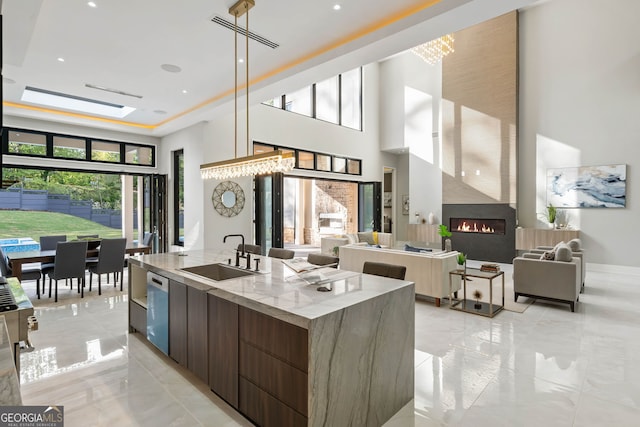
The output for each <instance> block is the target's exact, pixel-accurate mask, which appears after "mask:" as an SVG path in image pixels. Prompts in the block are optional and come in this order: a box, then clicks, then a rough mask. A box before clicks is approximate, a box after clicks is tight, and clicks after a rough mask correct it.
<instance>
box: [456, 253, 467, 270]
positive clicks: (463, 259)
mask: <svg viewBox="0 0 640 427" xmlns="http://www.w3.org/2000/svg"><path fill="white" fill-rule="evenodd" d="M456 261H458V270H464V267H465V264H466V262H467V256H466V255H465V254H464V253H462V252H458V257H457V258H456Z"/></svg>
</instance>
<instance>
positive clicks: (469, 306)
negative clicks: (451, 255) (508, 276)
mask: <svg viewBox="0 0 640 427" xmlns="http://www.w3.org/2000/svg"><path fill="white" fill-rule="evenodd" d="M453 276H461V277H462V295H463V296H462V299H458V298H454V295H453V290H452V283H451V279H452V277H453ZM496 277H502V305H498V304H494V303H493V279H495V278H496ZM472 278H474V279H487V280H489V302H488V303H486V302H482V301H479V302H476V301H475V300H473V299H467V281H471V280H472ZM476 307H477V308H476ZM449 308H450V309H452V310H460V311H465V312H467V313H474V314H479V315H481V316H486V317H493V316H495V315H496V314H497V313H499V312H500V311H502V309H503V308H504V271H498V272H490V271H482V270H480V269H479V268H466V269H464V270H452V271H450V272H449Z"/></svg>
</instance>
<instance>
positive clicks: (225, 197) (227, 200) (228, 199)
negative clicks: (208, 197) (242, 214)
mask: <svg viewBox="0 0 640 427" xmlns="http://www.w3.org/2000/svg"><path fill="white" fill-rule="evenodd" d="M222 204H223V205H224V206H225V207H226V208H232V207H233V206H234V205H235V204H236V193H234V192H233V191H231V190H227V191H225V192H224V193H222Z"/></svg>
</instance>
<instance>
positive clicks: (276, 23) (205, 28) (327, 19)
mask: <svg viewBox="0 0 640 427" xmlns="http://www.w3.org/2000/svg"><path fill="white" fill-rule="evenodd" d="M534 1H535V0H512V1H506V2H505V1H504V0H441V1H437V0H429V1H425V0H393V1H389V0H256V6H255V7H254V8H253V9H251V11H250V14H249V19H250V20H249V29H250V30H251V31H252V32H255V33H257V34H259V35H260V36H263V37H265V38H267V39H270V40H272V41H274V42H276V43H278V44H279V45H280V46H279V47H278V48H277V49H271V48H268V47H266V46H263V45H261V44H259V43H257V42H254V41H250V45H249V49H250V52H249V53H250V54H249V59H250V76H251V79H254V78H259V79H261V80H260V81H259V82H256V83H255V84H253V85H252V86H251V93H250V102H251V103H257V102H261V101H263V100H265V99H269V98H271V97H273V96H276V95H279V94H282V93H284V92H286V91H291V90H295V89H298V88H300V87H303V86H305V85H307V84H310V83H312V82H314V81H318V80H321V79H323V78H326V77H329V76H332V75H336V74H338V73H340V72H343V71H347V70H349V69H352V68H355V67H357V66H360V65H364V64H368V63H371V62H374V61H378V60H381V59H384V58H386V57H388V56H390V55H393V54H395V53H398V52H401V51H404V50H406V49H407V48H410V47H412V46H415V45H417V44H420V43H423V42H426V41H428V40H431V39H433V38H436V37H438V36H440V35H442V34H446V33H448V32H452V31H456V30H459V29H462V28H464V27H467V26H469V25H472V24H474V23H477V22H481V21H484V20H486V19H488V18H491V17H493V16H497V15H499V14H502V13H506V12H508V11H510V10H513V9H516V8H520V7H524V6H527V5H530V4H532V3H534ZM234 2H235V0H185V1H175V0H95V3H96V4H97V7H95V8H92V7H89V6H88V4H87V1H86V0H55V1H54V0H49V1H45V0H4V1H2V0H0V3H1V7H2V14H3V48H4V49H3V63H4V64H3V69H2V74H3V77H4V79H3V91H4V94H3V96H4V102H5V104H4V113H5V114H6V115H14V116H22V117H32V118H39V119H44V120H53V121H58V122H66V123H74V124H80V125H85V126H93V127H102V128H107V129H113V130H120V131H126V132H132V133H141V134H147V135H154V136H163V135H166V134H168V133H171V132H174V131H176V130H179V129H181V128H184V127H186V126H189V125H191V124H193V123H197V122H199V121H202V120H209V119H211V118H212V117H214V116H215V115H216V114H221V113H228V112H232V111H233V103H232V102H231V100H232V99H233V88H234V71H233V70H234V66H233V64H234V50H233V49H234V48H233V46H234V42H233V31H231V30H228V29H225V28H223V27H221V26H219V25H217V24H214V23H213V22H211V18H213V17H214V16H215V15H218V16H220V17H223V18H225V19H227V20H230V21H233V16H231V15H230V14H229V13H228V9H229V7H230V6H231V5H232V4H233V3H234ZM336 3H339V4H341V6H342V8H341V10H339V11H335V10H334V9H333V5H334V4H336ZM244 19H245V18H244V17H242V18H240V20H239V24H240V25H242V26H244V25H245V20H244ZM240 57H244V39H243V38H240ZM58 58H64V62H60V61H58ZM162 64H172V65H177V66H179V67H180V68H181V70H182V71H181V72H179V73H172V72H167V71H164V70H163V69H162V68H161V65H162ZM240 73H241V74H240V79H241V82H242V81H243V79H244V65H241V68H240ZM85 84H93V85H98V86H103V87H108V88H112V89H117V90H120V91H123V92H127V93H132V94H136V95H141V96H142V98H141V99H139V98H135V97H130V96H125V95H119V94H114V93H110V92H105V91H101V90H97V89H92V88H87V87H85ZM25 86H32V87H36V88H40V89H46V90H50V91H54V92H61V93H65V94H69V95H74V96H79V97H84V98H90V99H95V100H100V101H104V102H110V103H115V104H121V105H126V106H131V107H135V108H136V111H134V112H133V113H131V114H129V115H128V116H126V117H125V118H124V119H122V120H121V122H120V123H117V122H111V121H103V120H100V119H99V118H98V119H96V118H88V117H78V116H70V115H61V114H56V113H55V112H49V111H41V110H32V109H29V108H28V107H29V106H30V104H27V103H25V102H23V101H21V97H22V92H23V90H24V88H25ZM183 90H186V91H187V93H183ZM242 102H244V101H242ZM240 105H242V103H241V104H240ZM159 110H161V111H164V112H165V113H158V111H159Z"/></svg>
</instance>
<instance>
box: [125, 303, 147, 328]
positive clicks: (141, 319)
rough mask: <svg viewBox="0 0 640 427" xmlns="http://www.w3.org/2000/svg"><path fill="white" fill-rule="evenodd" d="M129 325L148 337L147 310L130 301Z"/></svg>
mask: <svg viewBox="0 0 640 427" xmlns="http://www.w3.org/2000/svg"><path fill="white" fill-rule="evenodd" d="M129 325H130V326H131V327H132V328H133V329H135V330H136V331H138V332H140V333H141V334H142V335H144V336H145V337H146V336H147V309H146V308H144V307H142V306H141V305H139V304H137V303H135V302H133V301H129Z"/></svg>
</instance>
